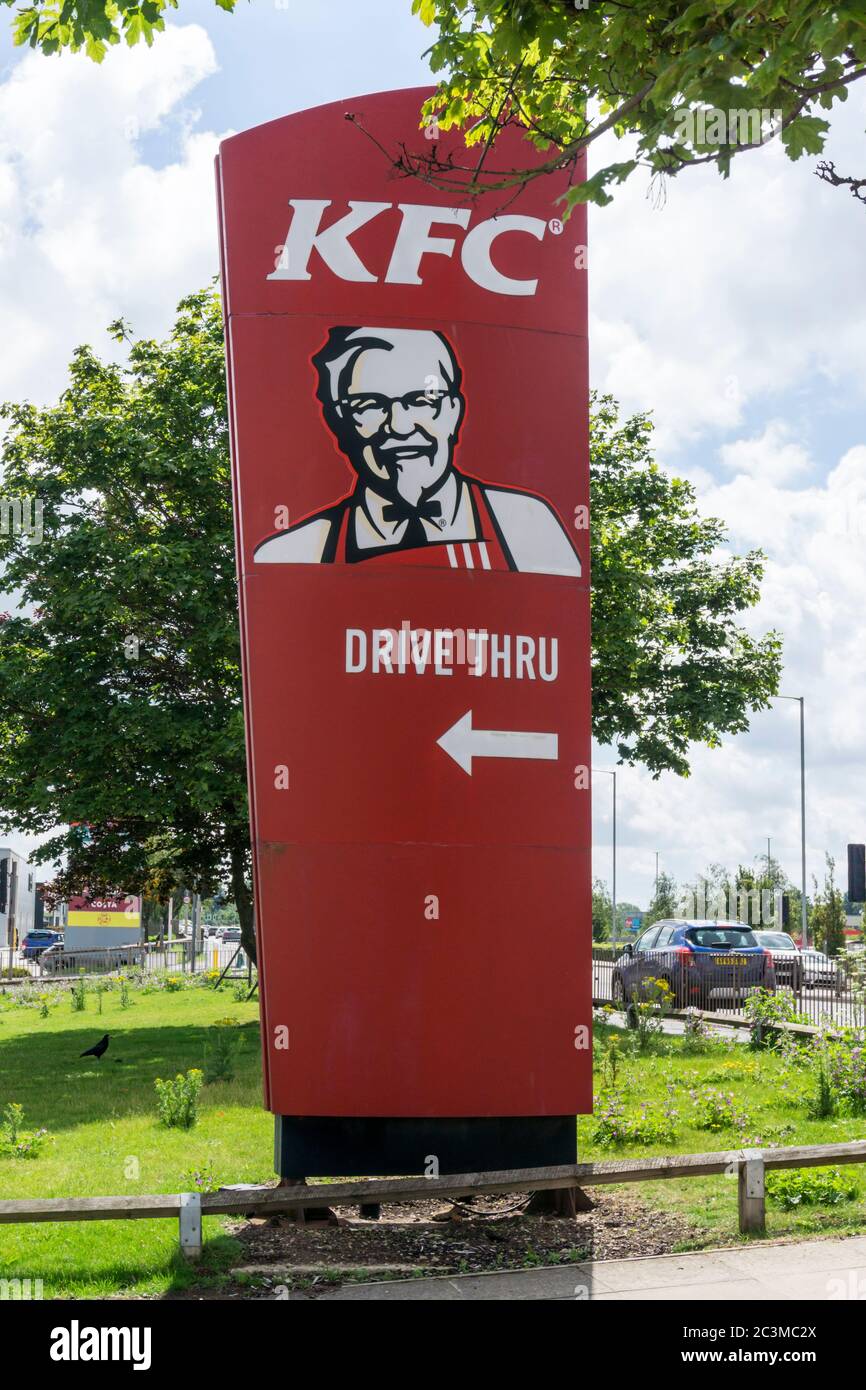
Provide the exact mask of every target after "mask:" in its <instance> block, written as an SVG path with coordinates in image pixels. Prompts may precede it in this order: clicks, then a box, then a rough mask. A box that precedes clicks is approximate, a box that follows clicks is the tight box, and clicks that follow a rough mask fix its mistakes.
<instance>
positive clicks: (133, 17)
mask: <svg viewBox="0 0 866 1390" xmlns="http://www.w3.org/2000/svg"><path fill="white" fill-rule="evenodd" d="M0 4H2V5H6V6H7V7H8V8H10V9H11V8H12V6H15V17H14V19H13V21H12V35H13V39H14V41H15V43H16V44H29V46H30V47H31V48H38V49H40V50H41V51H42V52H43V53H62V52H63V51H64V49H69V50H70V51H71V52H73V53H77V52H79V50H83V51H84V52H85V53H86V54H87V56H88V57H89V58H93V59H94V61H95V62H97V63H101V62H102V60H103V58H104V57H105V55H106V53H107V52H108V49H109V47H110V46H111V45H112V44H118V43H120V42H121V40H123V41H125V42H126V43H127V44H129V45H130V47H132V46H133V45H134V44H137V43H138V42H139V40H140V39H144V41H145V43H146V44H147V46H148V47H150V45H151V44H152V43H153V40H154V36H155V35H156V34H158V33H161V32H162V30H163V29H164V28H165V15H166V12H167V11H170V10H176V9H177V8H178V4H179V0H33V3H31V4H29V5H28V4H26V3H25V4H22V3H21V0H0ZM214 4H215V5H216V6H217V8H218V9H221V10H228V11H232V10H233V9H234V8H235V6H236V4H237V0H214Z"/></svg>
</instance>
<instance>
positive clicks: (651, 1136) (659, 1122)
mask: <svg viewBox="0 0 866 1390" xmlns="http://www.w3.org/2000/svg"><path fill="white" fill-rule="evenodd" d="M676 1120H677V1112H676V1110H674V1109H673V1107H672V1106H671V1105H670V1103H668V1104H666V1105H664V1106H662V1108H661V1109H660V1110H659V1109H651V1108H650V1106H649V1104H648V1102H646V1101H644V1102H643V1103H642V1105H641V1107H640V1111H639V1113H638V1114H637V1115H633V1116H630V1117H626V1115H625V1106H624V1104H623V1102H622V1101H621V1100H620V1099H619V1097H618V1096H607V1097H606V1098H605V1099H604V1101H603V1104H602V1108H601V1109H600V1111H599V1113H598V1117H597V1120H596V1125H595V1129H594V1130H593V1133H592V1140H593V1143H595V1144H599V1145H600V1146H601V1147H602V1148H619V1147H620V1146H621V1145H623V1144H641V1145H647V1144H670V1143H673V1142H674V1140H675V1139H676V1137H677V1129H676Z"/></svg>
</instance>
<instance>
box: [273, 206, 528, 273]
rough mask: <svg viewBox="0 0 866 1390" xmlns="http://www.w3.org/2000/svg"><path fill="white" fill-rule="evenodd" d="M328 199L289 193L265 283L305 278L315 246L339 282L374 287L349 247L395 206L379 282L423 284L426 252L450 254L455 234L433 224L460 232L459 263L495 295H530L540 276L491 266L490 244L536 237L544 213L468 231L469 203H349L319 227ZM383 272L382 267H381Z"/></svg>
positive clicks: (491, 220) (492, 220)
mask: <svg viewBox="0 0 866 1390" xmlns="http://www.w3.org/2000/svg"><path fill="white" fill-rule="evenodd" d="M330 206H331V199H330V198H290V199H289V207H290V208H291V209H292V221H291V224H290V226H289V230H288V232H287V233H286V240H285V242H284V243H283V244H282V246H279V247H277V248H276V250H277V252H278V259H277V262H276V266H275V269H274V270H273V271H272V272H271V273H270V275H269V276H268V277H267V278H268V279H269V280H309V279H311V278H312V276H311V271H310V265H309V263H310V257H311V255H312V252H313V251H314V250H315V251H317V252H318V254H319V257H320V258H321V260H323V261H324V262H325V264H326V265H327V266H328V268H329V269H330V270H331V271H333V273H334V274H335V275H338V276H339V277H340V279H341V280H354V281H358V282H362V283H367V284H375V283H377V282H378V281H379V279H380V276H379V275H378V274H374V272H373V271H372V270H371V269H370V268H369V266H367V265H365V264H364V262H363V261H362V260H361V258H360V256H359V255H358V253H357V251H356V250H355V249H354V247H353V246H352V244H351V238H352V236H353V235H354V233H355V232H357V231H358V230H359V228H361V227H364V226H366V225H367V223H368V222H372V220H373V218H374V217H379V216H381V215H382V214H383V213H387V212H390V211H392V209H394V208H395V207H396V210H397V211H398V212H399V213H400V219H401V220H400V224H399V226H398V227H397V229H396V235H395V239H394V247H393V250H392V252H391V257H390V260H389V262H388V266H387V269H386V270H385V274H384V276H383V277H381V278H382V279H384V283H385V284H386V285H420V284H422V278H421V270H422V263H423V260H424V257H425V256H449V257H450V256H453V255H454V252H455V247H456V241H457V238H456V236H448V235H442V234H441V233H437V232H436V231H434V229H435V228H443V227H444V228H451V229H452V230H454V229H459V230H460V231H465V232H466V235H465V236H464V237H463V239H462V241H461V244H460V262H461V264H462V266H463V269H464V270H465V272H466V274H467V275H468V276H469V279H470V280H472V281H473V282H474V283H475V284H476V285H480V286H481V288H482V289H485V290H490V291H491V293H493V294H511V295H515V294H520V295H527V294H530V295H531V294H535V291H536V289H537V287H538V280H537V279H534V280H530V279H525V280H518V279H516V278H514V277H513V276H509V275H503V274H502V272H501V271H499V270H497V268H496V266H495V265H494V264H493V245H494V242H496V241H497V240H498V239H499V238H500V237H503V236H516V235H519V236H530V237H534V239H535V240H536V241H541V240H542V238H543V237H544V233H545V231H546V230H547V226H548V224H547V222H545V221H544V219H543V218H541V217H526V216H523V215H522V214H519V213H506V214H503V215H502V216H495V217H488V218H485V219H484V221H482V222H478V223H477V224H476V225H475V226H474V227H473V228H472V229H471V231H468V230H467V228H468V226H469V220H470V218H471V216H472V211H471V209H470V208H445V207H428V206H426V205H424V204H420V203H397V204H394V203H368V202H359V201H355V200H353V199H350V200H349V211H348V212H347V213H345V214H344V216H342V217H339V218H338V219H337V220H336V221H335V222H330V223H329V224H328V226H326V227H324V228H323V227H322V219H323V216H324V213H325V210H326V209H327V208H329V207H330ZM380 269H381V267H380Z"/></svg>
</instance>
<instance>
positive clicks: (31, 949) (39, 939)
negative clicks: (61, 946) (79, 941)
mask: <svg viewBox="0 0 866 1390" xmlns="http://www.w3.org/2000/svg"><path fill="white" fill-rule="evenodd" d="M62 940H63V933H62V932H59V931H52V930H51V928H50V927H35V928H34V930H33V931H31V932H28V933H27V935H26V936H25V938H24V940H23V941H22V942H21V954H22V955H23V957H24V959H25V960H35V959H36V957H37V956H41V955H42V952H43V951H46V950H47V949H48V947H49V946H53V945H54V943H55V941H62Z"/></svg>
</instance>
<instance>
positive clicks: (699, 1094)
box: [689, 1086, 748, 1134]
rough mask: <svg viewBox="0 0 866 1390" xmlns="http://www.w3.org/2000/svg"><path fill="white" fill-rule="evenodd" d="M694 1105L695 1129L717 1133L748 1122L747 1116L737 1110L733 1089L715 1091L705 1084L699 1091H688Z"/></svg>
mask: <svg viewBox="0 0 866 1390" xmlns="http://www.w3.org/2000/svg"><path fill="white" fill-rule="evenodd" d="M689 1095H690V1096H691V1098H692V1104H693V1105H694V1114H693V1117H692V1122H693V1124H694V1126H695V1129H706V1130H710V1131H711V1133H713V1134H719V1133H720V1132H721V1131H722V1130H724V1129H742V1128H743V1126H744V1125H746V1124H748V1116H747V1115H745V1114H743V1113H741V1112H740V1111H738V1110H737V1107H736V1105H735V1104H734V1093H733V1091H716V1090H714V1089H713V1087H712V1086H706V1087H704V1089H703V1090H701V1091H690V1092H689Z"/></svg>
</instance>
